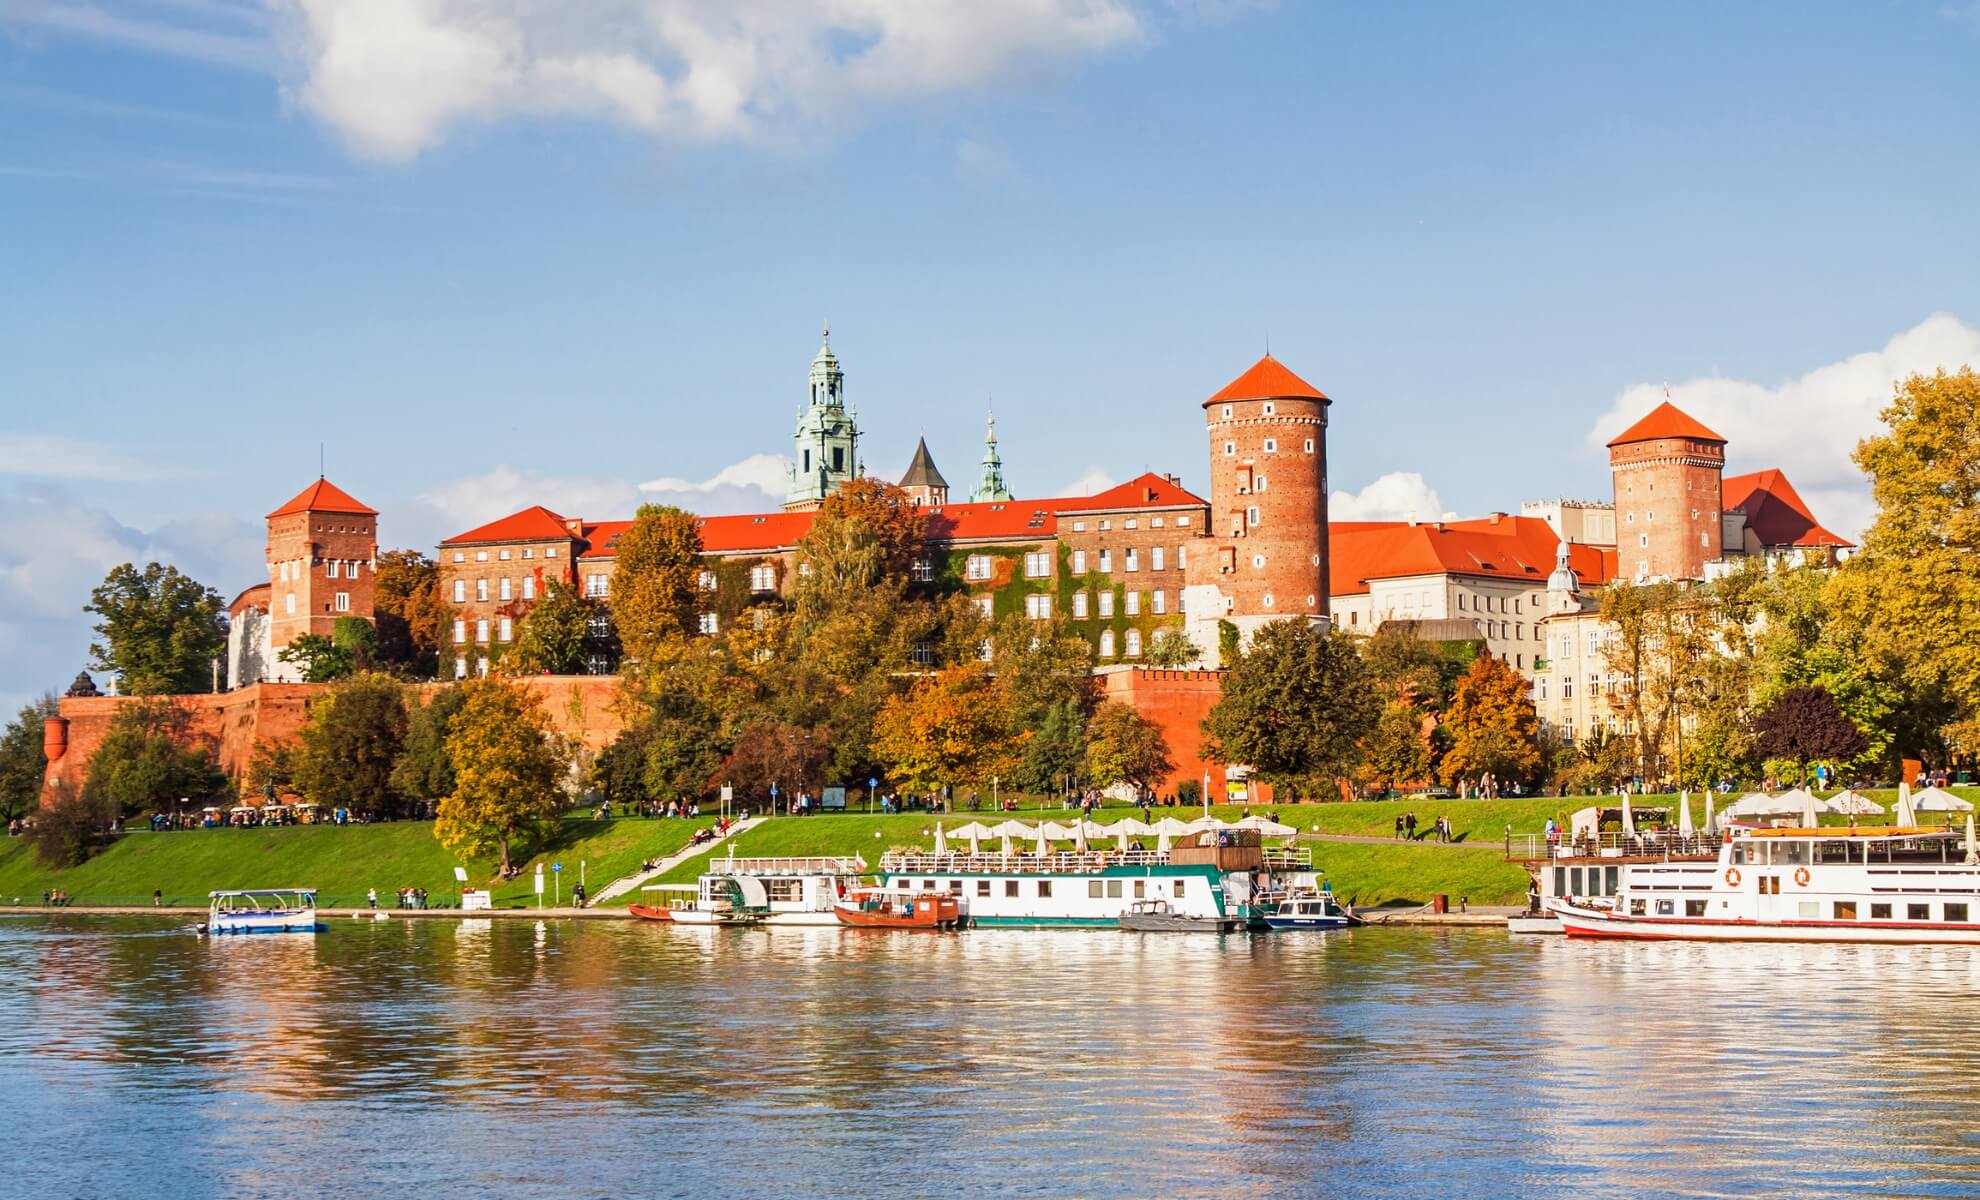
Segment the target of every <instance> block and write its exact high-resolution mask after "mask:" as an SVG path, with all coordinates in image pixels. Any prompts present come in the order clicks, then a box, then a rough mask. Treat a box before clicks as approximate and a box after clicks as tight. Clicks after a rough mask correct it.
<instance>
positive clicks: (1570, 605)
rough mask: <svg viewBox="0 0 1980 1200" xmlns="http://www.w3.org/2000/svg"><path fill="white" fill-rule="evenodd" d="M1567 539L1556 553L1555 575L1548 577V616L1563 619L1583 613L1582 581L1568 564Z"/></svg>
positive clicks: (1562, 540)
mask: <svg viewBox="0 0 1980 1200" xmlns="http://www.w3.org/2000/svg"><path fill="white" fill-rule="evenodd" d="M1569 544H1570V543H1569V542H1568V540H1567V539H1566V538H1562V539H1561V544H1560V546H1559V547H1558V548H1557V549H1556V550H1555V551H1554V573H1553V574H1552V575H1549V576H1547V615H1548V616H1550V617H1563V616H1567V615H1569V614H1571V613H1578V612H1580V611H1581V579H1580V577H1579V576H1577V575H1576V574H1575V573H1574V567H1573V566H1571V565H1570V564H1569V563H1568V546H1569Z"/></svg>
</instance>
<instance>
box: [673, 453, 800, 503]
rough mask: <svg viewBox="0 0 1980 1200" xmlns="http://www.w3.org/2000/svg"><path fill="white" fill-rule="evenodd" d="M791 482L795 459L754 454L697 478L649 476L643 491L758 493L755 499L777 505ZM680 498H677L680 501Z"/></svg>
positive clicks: (713, 494) (678, 494)
mask: <svg viewBox="0 0 1980 1200" xmlns="http://www.w3.org/2000/svg"><path fill="white" fill-rule="evenodd" d="M790 482H791V460H790V456H789V455H784V454H752V455H750V456H749V457H748V458H745V459H743V460H742V461H741V462H735V463H730V464H729V465H728V466H726V467H723V468H722V469H721V470H719V471H717V472H715V473H714V474H713V475H710V476H709V477H708V478H706V479H703V480H701V481H700V482H695V481H693V480H688V479H675V478H673V477H671V476H669V477H666V478H662V479H649V480H647V481H646V482H645V483H642V484H640V485H639V490H640V491H642V492H651V493H657V494H661V495H669V496H676V497H683V498H685V497H691V496H703V497H716V496H730V495H732V494H735V493H754V495H755V497H757V498H756V499H755V501H754V503H756V504H758V505H772V506H774V505H776V504H779V503H782V501H783V498H784V494H785V492H786V490H787V489H788V488H789V487H790ZM679 502H680V501H678V500H677V501H673V503H679Z"/></svg>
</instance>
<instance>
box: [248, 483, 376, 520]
mask: <svg viewBox="0 0 1980 1200" xmlns="http://www.w3.org/2000/svg"><path fill="white" fill-rule="evenodd" d="M300 512H330V513H356V514H358V515H359V516H366V517H375V516H377V515H378V510H377V509H375V508H366V507H365V506H364V505H362V504H359V503H358V502H357V501H355V500H353V499H351V497H350V494H349V493H348V492H346V491H344V489H342V488H340V487H338V486H337V485H336V484H334V483H331V482H330V481H329V480H327V479H318V480H317V481H316V482H315V483H312V484H310V485H309V486H308V487H306V488H304V489H303V490H302V491H300V492H297V493H296V498H295V499H293V500H291V501H289V502H288V503H287V504H284V505H283V506H282V507H280V508H278V509H276V510H275V511H274V512H272V513H269V514H268V515H269V516H271V517H286V516H289V515H291V514H292V513H300Z"/></svg>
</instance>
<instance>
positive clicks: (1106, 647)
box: [1100, 629, 1114, 658]
mask: <svg viewBox="0 0 1980 1200" xmlns="http://www.w3.org/2000/svg"><path fill="white" fill-rule="evenodd" d="M1100 657H1101V658H1112V657H1114V631H1113V630H1111V629H1102V630H1101V631H1100Z"/></svg>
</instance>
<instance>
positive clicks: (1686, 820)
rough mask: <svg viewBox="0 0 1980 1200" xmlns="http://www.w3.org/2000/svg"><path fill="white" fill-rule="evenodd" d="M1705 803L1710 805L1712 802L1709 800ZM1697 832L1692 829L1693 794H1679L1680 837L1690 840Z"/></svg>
mask: <svg viewBox="0 0 1980 1200" xmlns="http://www.w3.org/2000/svg"><path fill="white" fill-rule="evenodd" d="M1705 803H1707V804H1710V803H1711V801H1710V800H1707V801H1706V802H1705ZM1696 832H1697V830H1695V829H1693V828H1692V827H1691V793H1690V792H1679V793H1678V836H1679V837H1687V838H1688V837H1690V836H1691V835H1692V834H1694V833H1696Z"/></svg>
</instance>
